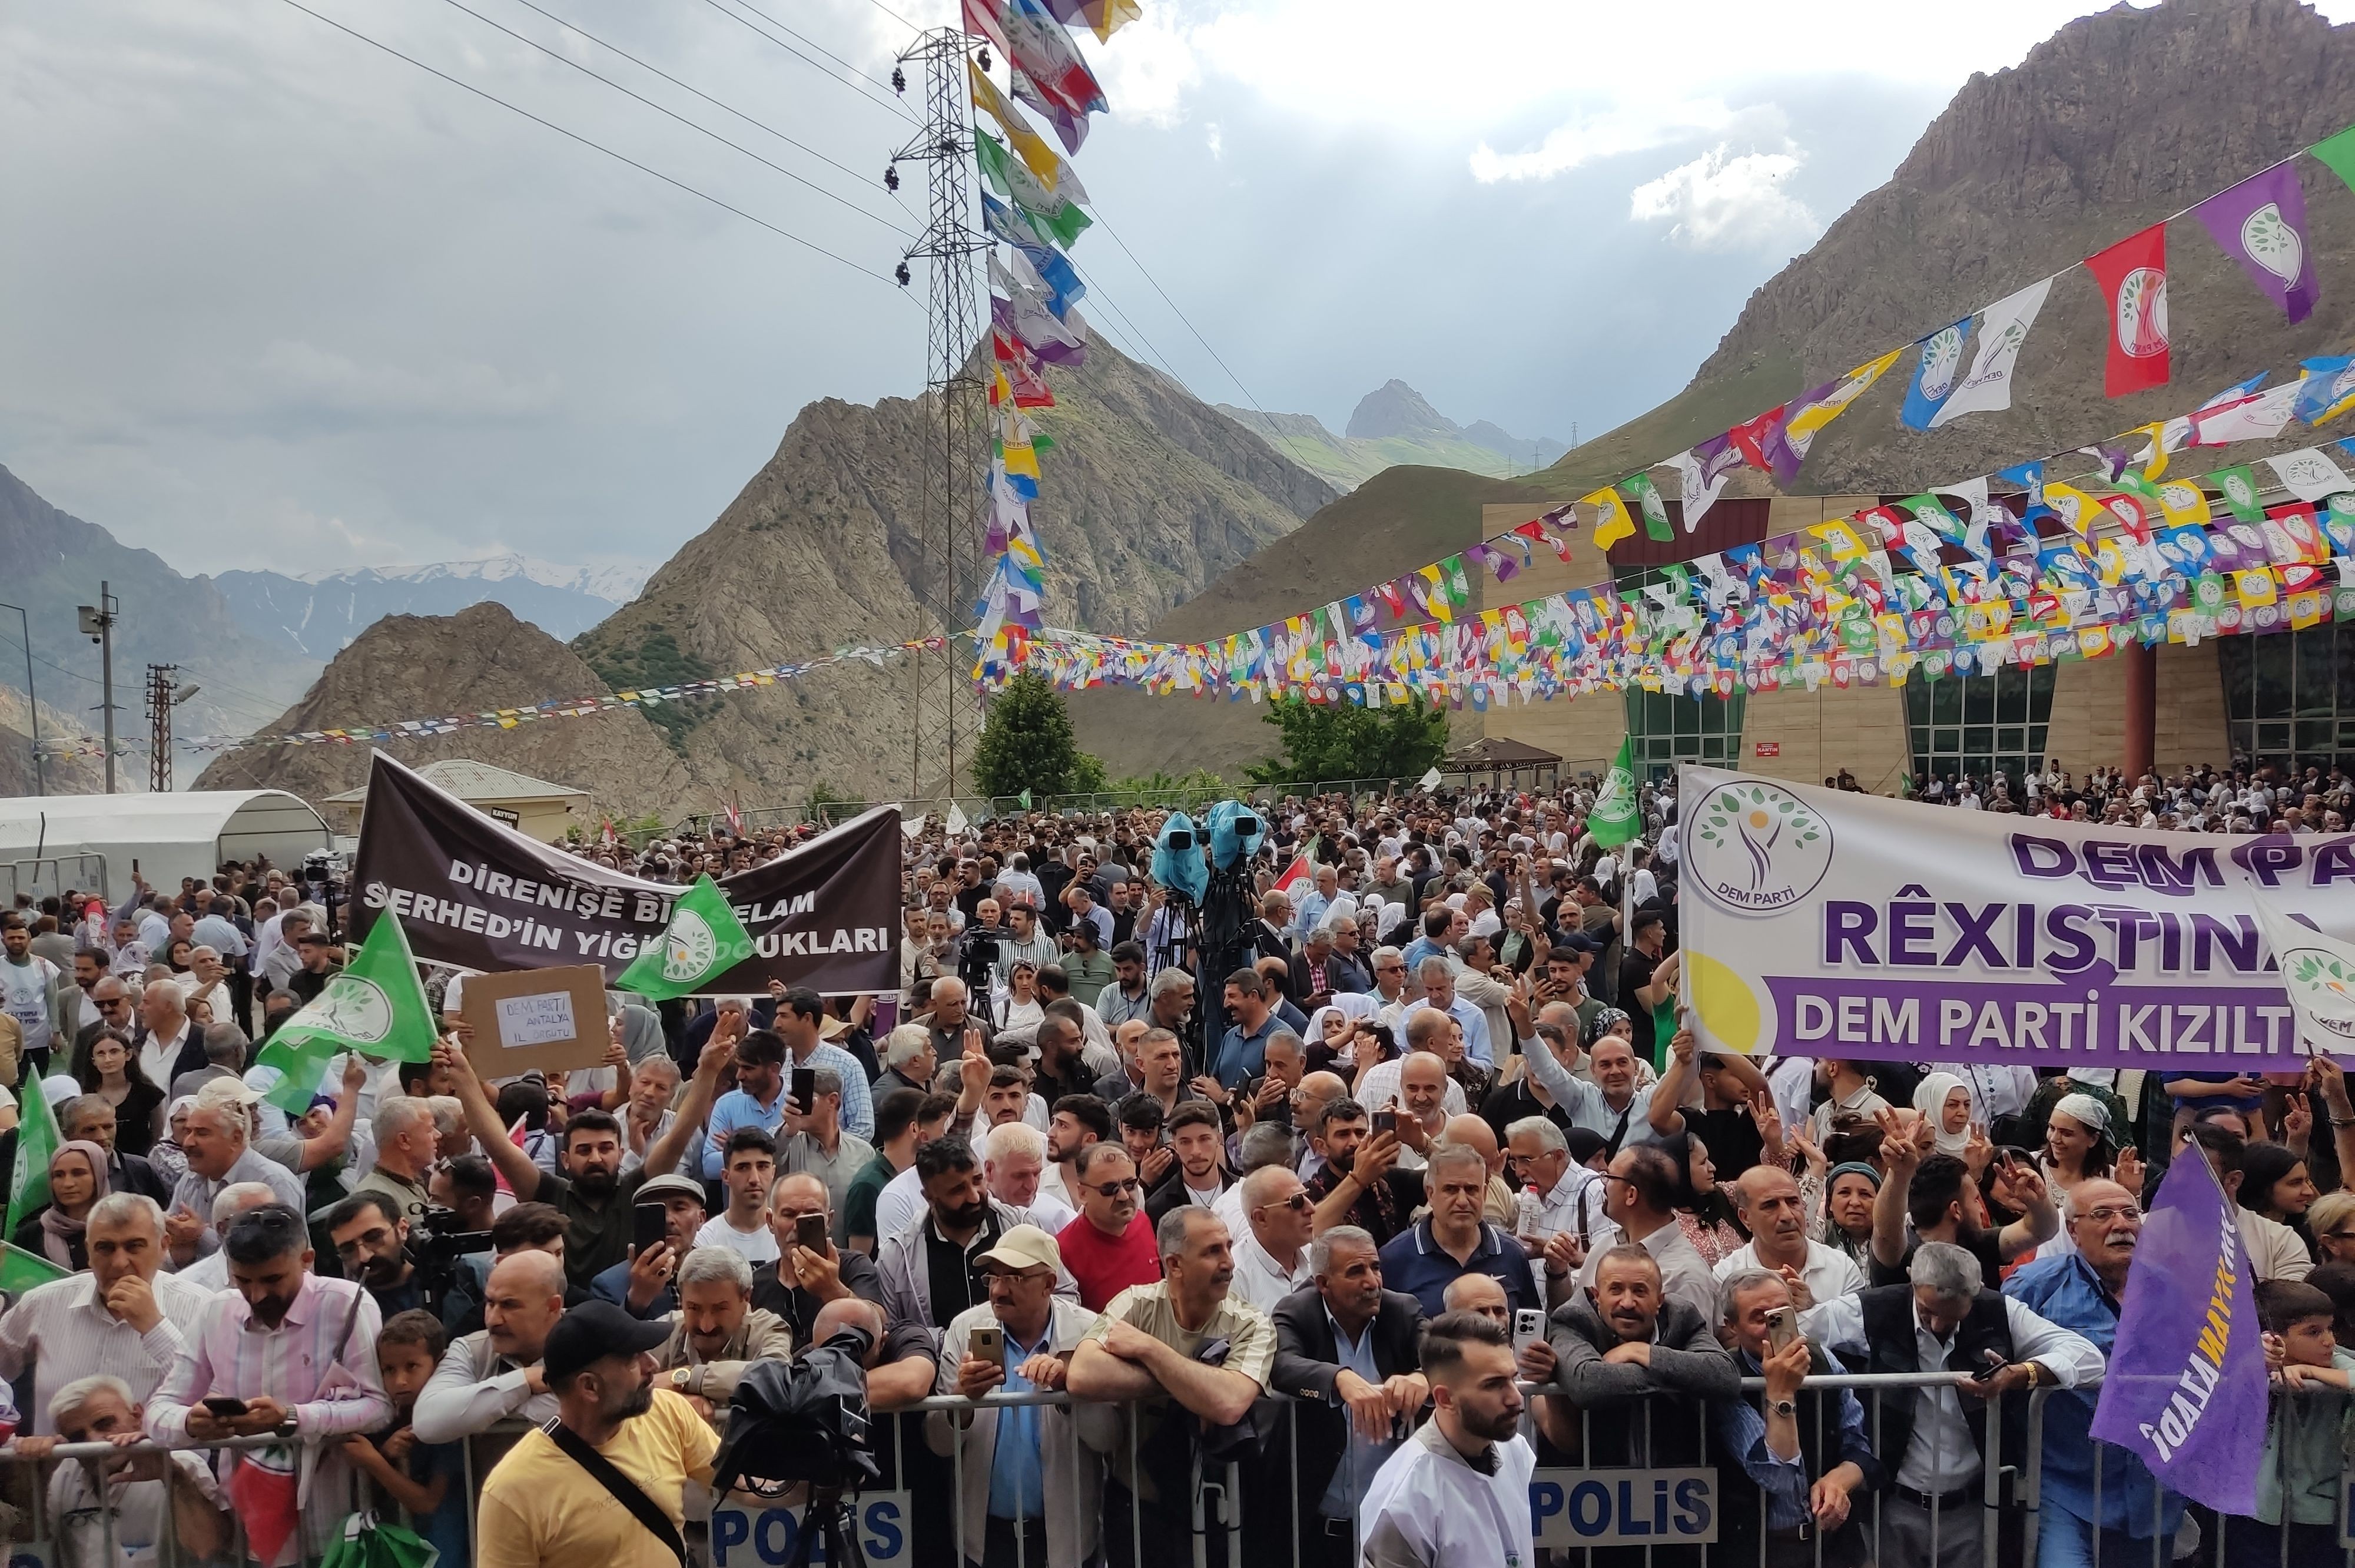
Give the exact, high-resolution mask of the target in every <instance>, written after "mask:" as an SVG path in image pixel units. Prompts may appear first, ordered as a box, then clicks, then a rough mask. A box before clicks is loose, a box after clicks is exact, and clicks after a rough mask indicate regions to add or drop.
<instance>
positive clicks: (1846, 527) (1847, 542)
mask: <svg viewBox="0 0 2355 1568" xmlns="http://www.w3.org/2000/svg"><path fill="white" fill-rule="evenodd" d="M1807 531H1808V532H1809V533H1812V534H1814V535H1815V536H1816V537H1817V539H1821V540H1823V541H1824V548H1825V549H1828V550H1829V551H1830V552H1831V557H1832V559H1833V560H1863V559H1864V557H1865V556H1867V555H1868V554H1870V551H1869V550H1868V549H1866V548H1865V543H1864V539H1863V536H1862V535H1860V534H1859V533H1858V532H1857V531H1856V525H1855V524H1854V523H1852V522H1850V521H1849V519H1848V518H1846V517H1834V518H1833V519H1832V520H1831V521H1830V522H1828V523H1818V524H1817V525H1816V526H1815V527H1814V528H1810V529H1808V530H1807Z"/></svg>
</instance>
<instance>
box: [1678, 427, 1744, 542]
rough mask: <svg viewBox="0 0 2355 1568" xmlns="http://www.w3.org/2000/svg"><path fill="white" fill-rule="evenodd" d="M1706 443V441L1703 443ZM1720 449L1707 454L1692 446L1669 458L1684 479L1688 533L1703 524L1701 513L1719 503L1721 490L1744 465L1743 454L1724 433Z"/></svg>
mask: <svg viewBox="0 0 2355 1568" xmlns="http://www.w3.org/2000/svg"><path fill="white" fill-rule="evenodd" d="M1704 444H1707V443H1704ZM1715 444H1716V446H1717V448H1718V450H1717V451H1716V452H1715V453H1711V454H1710V455H1709V456H1707V457H1703V456H1702V455H1701V454H1700V449H1699V448H1694V447H1689V448H1687V449H1686V450H1685V451H1683V452H1680V453H1677V454H1676V455H1675V456H1674V457H1671V458H1669V459H1668V462H1669V463H1670V464H1673V465H1674V466H1675V468H1676V470H1677V472H1678V474H1679V475H1683V478H1684V517H1685V532H1687V533H1690V532H1692V531H1693V529H1695V528H1699V527H1700V519H1701V514H1702V513H1704V512H1706V511H1708V510H1709V509H1710V507H1714V506H1716V505H1717V496H1718V492H1720V491H1721V490H1723V489H1724V488H1725V482H1726V481H1727V480H1729V479H1731V478H1732V477H1733V471H1734V470H1735V469H1737V468H1739V467H1741V466H1742V453H1741V451H1740V450H1739V449H1738V448H1736V447H1735V446H1734V445H1733V443H1732V442H1729V441H1727V440H1726V439H1725V438H1724V437H1722V436H1721V437H1719V438H1718V440H1717V442H1716V443H1715Z"/></svg>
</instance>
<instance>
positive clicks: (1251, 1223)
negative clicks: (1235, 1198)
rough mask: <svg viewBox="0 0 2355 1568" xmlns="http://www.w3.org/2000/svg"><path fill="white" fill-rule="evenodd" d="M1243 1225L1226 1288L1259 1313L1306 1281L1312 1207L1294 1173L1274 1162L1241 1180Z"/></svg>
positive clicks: (1313, 1218) (1271, 1312)
mask: <svg viewBox="0 0 2355 1568" xmlns="http://www.w3.org/2000/svg"><path fill="white" fill-rule="evenodd" d="M1241 1185H1242V1210H1243V1229H1242V1230H1241V1232H1238V1233H1237V1234H1236V1236H1235V1241H1234V1259H1235V1277H1234V1283H1233V1285H1231V1287H1230V1288H1231V1290H1232V1291H1233V1293H1234V1294H1235V1295H1237V1296H1241V1298H1242V1299H1243V1300H1245V1301H1248V1302H1250V1303H1251V1304H1252V1306H1253V1307H1258V1308H1259V1309H1260V1310H1261V1311H1262V1312H1264V1313H1267V1314H1268V1315H1270V1316H1271V1317H1273V1315H1274V1312H1275V1307H1276V1303H1278V1302H1280V1301H1282V1300H1283V1299H1284V1297H1285V1296H1290V1295H1291V1294H1292V1293H1293V1292H1294V1291H1295V1290H1298V1289H1300V1288H1301V1287H1302V1286H1304V1285H1306V1284H1307V1283H1308V1280H1309V1271H1308V1243H1309V1241H1310V1239H1311V1232H1314V1231H1315V1229H1316V1205H1315V1204H1314V1203H1312V1202H1311V1201H1310V1200H1309V1198H1308V1189H1307V1188H1306V1187H1305V1186H1304V1185H1302V1183H1301V1180H1300V1178H1299V1177H1298V1176H1296V1175H1295V1174H1294V1173H1293V1172H1292V1171H1290V1170H1289V1169H1287V1168H1284V1167H1283V1166H1280V1165H1271V1166H1264V1167H1263V1168H1260V1169H1258V1170H1254V1171H1252V1173H1251V1174H1250V1175H1249V1176H1246V1177H1244V1178H1243V1179H1242V1184H1241Z"/></svg>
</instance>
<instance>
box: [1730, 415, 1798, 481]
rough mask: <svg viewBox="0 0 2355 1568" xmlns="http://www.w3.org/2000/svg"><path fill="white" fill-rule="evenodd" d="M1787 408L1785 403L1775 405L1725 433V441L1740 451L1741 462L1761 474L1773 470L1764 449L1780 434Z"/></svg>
mask: <svg viewBox="0 0 2355 1568" xmlns="http://www.w3.org/2000/svg"><path fill="white" fill-rule="evenodd" d="M1789 407H1790V405H1789V404H1787V403H1777V404H1775V405H1774V407H1773V408H1771V409H1768V410H1767V411H1765V412H1764V413H1763V414H1760V415H1759V416H1758V417H1757V418H1756V419H1750V420H1744V421H1742V422H1741V423H1740V424H1738V425H1735V426H1734V427H1733V428H1732V430H1730V431H1727V432H1725V434H1726V439H1728V440H1729V441H1731V442H1732V443H1733V444H1734V446H1735V447H1736V448H1737V449H1739V450H1740V452H1741V453H1742V461H1743V462H1745V463H1747V464H1750V466H1751V467H1753V468H1755V469H1758V470H1760V471H1762V472H1769V471H1771V470H1772V469H1773V468H1774V464H1772V463H1769V462H1768V461H1767V458H1766V448H1767V446H1768V444H1769V443H1772V442H1773V440H1774V437H1775V436H1776V435H1777V434H1779V433H1780V432H1781V431H1782V429H1783V414H1784V411H1785V410H1786V409H1788V408H1789Z"/></svg>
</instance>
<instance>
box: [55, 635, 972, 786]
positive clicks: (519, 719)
mask: <svg viewBox="0 0 2355 1568" xmlns="http://www.w3.org/2000/svg"><path fill="white" fill-rule="evenodd" d="M948 641H949V639H948V638H945V637H924V638H920V639H918V640H917V641H914V642H907V643H894V644H888V645H880V646H874V647H866V646H858V647H842V648H837V649H836V650H835V651H834V652H832V653H830V654H826V655H824V656H820V657H817V658H814V659H807V660H804V661H802V662H800V663H798V664H780V665H771V666H769V667H767V668H766V669H749V670H740V671H739V672H737V673H736V674H734V675H721V676H713V677H709V678H708V679H703V680H687V681H681V682H679V683H678V684H677V685H676V686H655V687H642V688H638V689H636V690H633V691H617V692H614V693H613V695H611V696H598V697H565V698H550V699H547V700H546V701H542V702H531V703H523V704H519V705H518V706H517V707H513V708H494V709H485V710H483V711H481V712H479V713H445V714H440V715H437V716H435V717H433V718H431V719H396V720H386V721H384V722H381V723H376V724H352V725H346V726H345V727H344V728H342V729H337V730H296V731H287V732H285V733H282V734H276V735H199V736H196V737H193V738H191V739H187V740H184V741H177V742H176V747H177V748H178V749H182V750H186V751H190V752H239V751H246V750H250V749H251V748H253V747H256V746H352V745H372V744H379V743H382V742H385V741H413V740H420V739H422V738H423V737H425V736H428V735H448V734H453V733H455V732H456V731H460V730H485V729H492V730H513V729H515V728H516V727H517V726H518V725H523V724H532V723H538V722H540V721H542V720H551V719H585V718H588V717H590V716H591V715H593V714H598V713H610V712H612V711H613V709H617V708H657V707H660V706H661V705H662V704H664V703H666V702H684V701H688V700H691V699H696V698H703V697H717V696H719V695H720V694H722V693H724V692H730V691H746V690H750V689H751V688H755V687H762V686H774V685H775V684H776V683H777V682H779V681H781V680H795V679H798V678H800V677H803V676H805V675H809V674H812V673H814V672H815V671H817V670H821V669H825V668H827V667H831V666H834V665H838V664H845V663H848V662H850V661H852V660H857V661H859V662H862V663H865V664H869V665H872V666H874V667H876V668H877V669H881V668H882V667H884V666H885V665H886V664H887V663H888V662H890V661H891V660H893V659H897V658H899V657H900V656H903V655H906V654H910V653H915V652H918V651H922V652H927V653H937V652H938V651H940V650H941V649H942V648H943V647H945V646H947V645H948ZM141 749H144V744H142V743H133V742H130V741H123V740H121V739H118V740H117V741H115V751H116V752H118V753H119V752H129V751H135V750H141ZM41 751H42V753H43V754H44V755H47V756H53V757H97V756H103V755H104V754H105V752H106V745H105V742H103V741H99V740H96V739H90V740H80V739H71V740H51V739H48V738H44V739H43V741H41Z"/></svg>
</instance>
